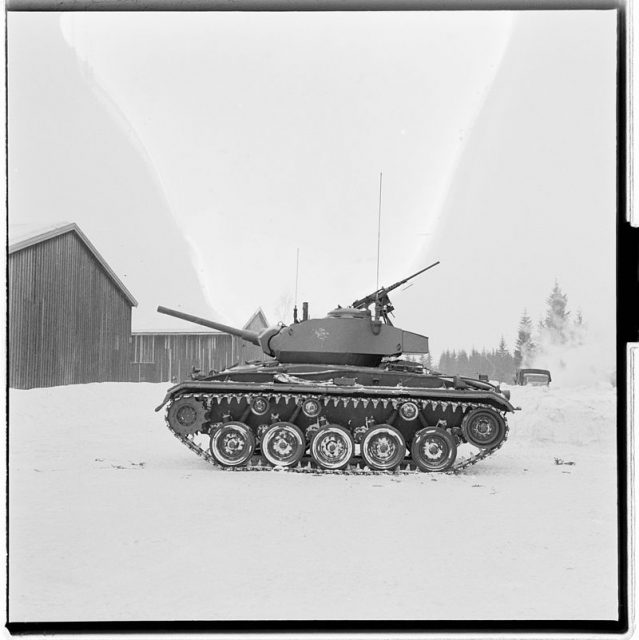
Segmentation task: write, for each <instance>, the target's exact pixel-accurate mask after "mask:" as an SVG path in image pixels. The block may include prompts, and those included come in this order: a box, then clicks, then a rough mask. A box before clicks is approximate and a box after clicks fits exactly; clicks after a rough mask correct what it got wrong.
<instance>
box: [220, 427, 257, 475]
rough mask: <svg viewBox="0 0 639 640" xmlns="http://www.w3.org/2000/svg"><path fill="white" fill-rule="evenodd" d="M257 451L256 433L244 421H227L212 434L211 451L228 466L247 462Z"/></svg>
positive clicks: (221, 462)
mask: <svg viewBox="0 0 639 640" xmlns="http://www.w3.org/2000/svg"><path fill="white" fill-rule="evenodd" d="M253 451H255V435H254V434H253V432H252V431H251V429H250V428H249V427H248V426H247V425H245V424H244V423H243V422H226V423H224V424H223V425H222V426H221V427H220V428H219V429H216V431H215V432H214V433H213V435H212V436H211V453H212V454H213V457H214V458H215V459H216V460H217V461H218V462H219V463H220V464H222V465H224V466H226V467H237V466H239V465H242V464H245V463H246V462H247V461H248V460H249V458H250V457H251V456H252V455H253Z"/></svg>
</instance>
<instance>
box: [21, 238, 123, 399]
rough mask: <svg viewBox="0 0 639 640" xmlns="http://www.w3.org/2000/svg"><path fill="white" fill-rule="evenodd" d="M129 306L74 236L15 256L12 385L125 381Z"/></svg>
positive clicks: (47, 243)
mask: <svg viewBox="0 0 639 640" xmlns="http://www.w3.org/2000/svg"><path fill="white" fill-rule="evenodd" d="M130 335H131V304H130V302H129V301H128V300H127V299H126V298H125V296H124V294H123V293H122V292H121V290H120V289H119V288H118V287H117V286H116V284H115V283H114V282H113V280H111V278H109V277H108V276H107V275H106V273H105V272H104V270H103V269H102V268H101V266H100V265H99V264H98V262H97V261H96V260H95V258H94V257H93V255H92V254H91V252H90V251H89V250H88V249H87V248H86V246H85V245H84V243H83V242H82V241H81V240H80V239H79V238H78V236H77V235H76V234H75V233H73V232H69V233H66V234H64V235H61V236H57V237H55V238H51V239H49V240H46V241H44V242H41V243H38V244H35V245H32V246H30V247H26V248H25V249H22V250H20V251H17V252H16V253H13V254H10V255H9V385H10V386H11V387H15V388H19V389H30V388H32V387H49V386H55V385H61V384H72V383H84V382H103V381H109V380H114V381H121V380H127V379H128V376H129V367H130V353H129V348H130Z"/></svg>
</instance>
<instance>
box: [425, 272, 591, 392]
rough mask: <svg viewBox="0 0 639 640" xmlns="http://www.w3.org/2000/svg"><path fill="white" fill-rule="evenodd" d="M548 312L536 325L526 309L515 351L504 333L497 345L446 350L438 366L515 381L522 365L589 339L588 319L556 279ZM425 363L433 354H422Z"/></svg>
mask: <svg viewBox="0 0 639 640" xmlns="http://www.w3.org/2000/svg"><path fill="white" fill-rule="evenodd" d="M546 305H547V306H546V315H545V317H544V318H543V319H540V320H539V322H538V323H537V326H536V327H533V322H532V319H531V318H530V316H529V315H528V312H527V310H526V309H524V311H523V313H522V315H521V319H520V321H519V327H518V330H517V341H516V343H515V345H514V348H513V350H512V352H511V351H510V349H509V348H508V346H507V344H506V341H505V340H504V337H503V336H502V338H501V340H500V342H499V346H498V347H497V348H496V349H492V350H487V349H482V350H481V351H478V350H477V349H472V350H471V351H470V352H468V351H466V350H464V349H461V350H459V351H458V350H450V349H447V350H446V351H444V352H443V353H442V354H441V356H440V358H439V362H438V364H437V370H438V371H441V372H442V373H447V374H451V375H460V376H468V377H473V378H475V377H477V376H478V375H479V374H486V375H488V377H489V378H490V379H491V380H498V381H499V382H512V381H513V379H514V377H515V372H516V370H517V369H520V368H531V367H534V365H535V361H537V360H540V358H541V357H542V356H543V354H544V353H545V352H547V351H549V350H551V349H553V348H554V347H556V346H559V345H564V346H577V345H580V344H582V343H583V341H584V339H585V329H586V326H585V323H584V319H583V316H582V314H581V311H577V314H576V316H575V317H574V318H572V317H571V312H570V311H568V296H567V295H566V294H565V293H564V292H563V291H562V290H561V288H560V287H559V283H558V282H557V281H555V286H554V287H553V290H552V292H551V293H550V295H549V296H548V298H547V299H546ZM422 363H423V364H424V366H426V367H427V368H431V366H430V365H431V364H432V361H431V359H430V355H429V356H427V357H423V358H422Z"/></svg>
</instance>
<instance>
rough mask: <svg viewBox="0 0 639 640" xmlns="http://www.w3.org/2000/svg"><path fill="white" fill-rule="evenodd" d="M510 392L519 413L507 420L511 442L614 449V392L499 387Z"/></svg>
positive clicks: (609, 388)
mask: <svg viewBox="0 0 639 640" xmlns="http://www.w3.org/2000/svg"><path fill="white" fill-rule="evenodd" d="M553 380H554V378H553ZM502 388H503V389H510V392H511V402H512V404H514V405H515V406H520V407H521V409H522V410H521V411H518V412H517V413H515V414H514V415H513V416H512V417H509V419H508V422H509V424H510V426H511V434H512V435H511V439H513V440H517V441H522V442H525V443H526V444H527V445H532V446H535V445H544V446H545V445H547V444H549V443H561V444H566V443H569V444H573V445H578V446H585V445H599V446H601V447H605V448H606V449H609V448H611V447H612V448H614V446H615V438H616V435H617V431H616V420H615V416H616V411H617V409H616V407H617V389H616V388H615V387H612V386H611V385H609V384H606V383H599V384H598V385H596V386H561V385H559V384H556V383H554V382H553V383H551V384H550V386H548V387H542V386H540V387H534V386H513V387H507V386H506V385H502Z"/></svg>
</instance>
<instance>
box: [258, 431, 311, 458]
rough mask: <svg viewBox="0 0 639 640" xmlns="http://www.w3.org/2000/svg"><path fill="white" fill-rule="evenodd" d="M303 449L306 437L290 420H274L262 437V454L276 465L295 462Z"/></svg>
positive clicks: (302, 453) (300, 456) (301, 454)
mask: <svg viewBox="0 0 639 640" xmlns="http://www.w3.org/2000/svg"><path fill="white" fill-rule="evenodd" d="M305 450H306V438H305V437H304V434H303V433H302V431H301V429H300V428H299V427H297V426H295V425H294V424H293V423H292V422H276V423H275V424H272V425H271V426H270V427H269V428H268V429H267V430H266V432H265V433H264V436H263V437H262V454H263V456H264V457H265V458H266V459H267V460H268V461H269V462H270V463H271V464H272V465H274V466H276V467H290V466H291V465H294V464H297V463H298V462H299V461H300V460H301V459H302V456H303V455H304V451H305Z"/></svg>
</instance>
